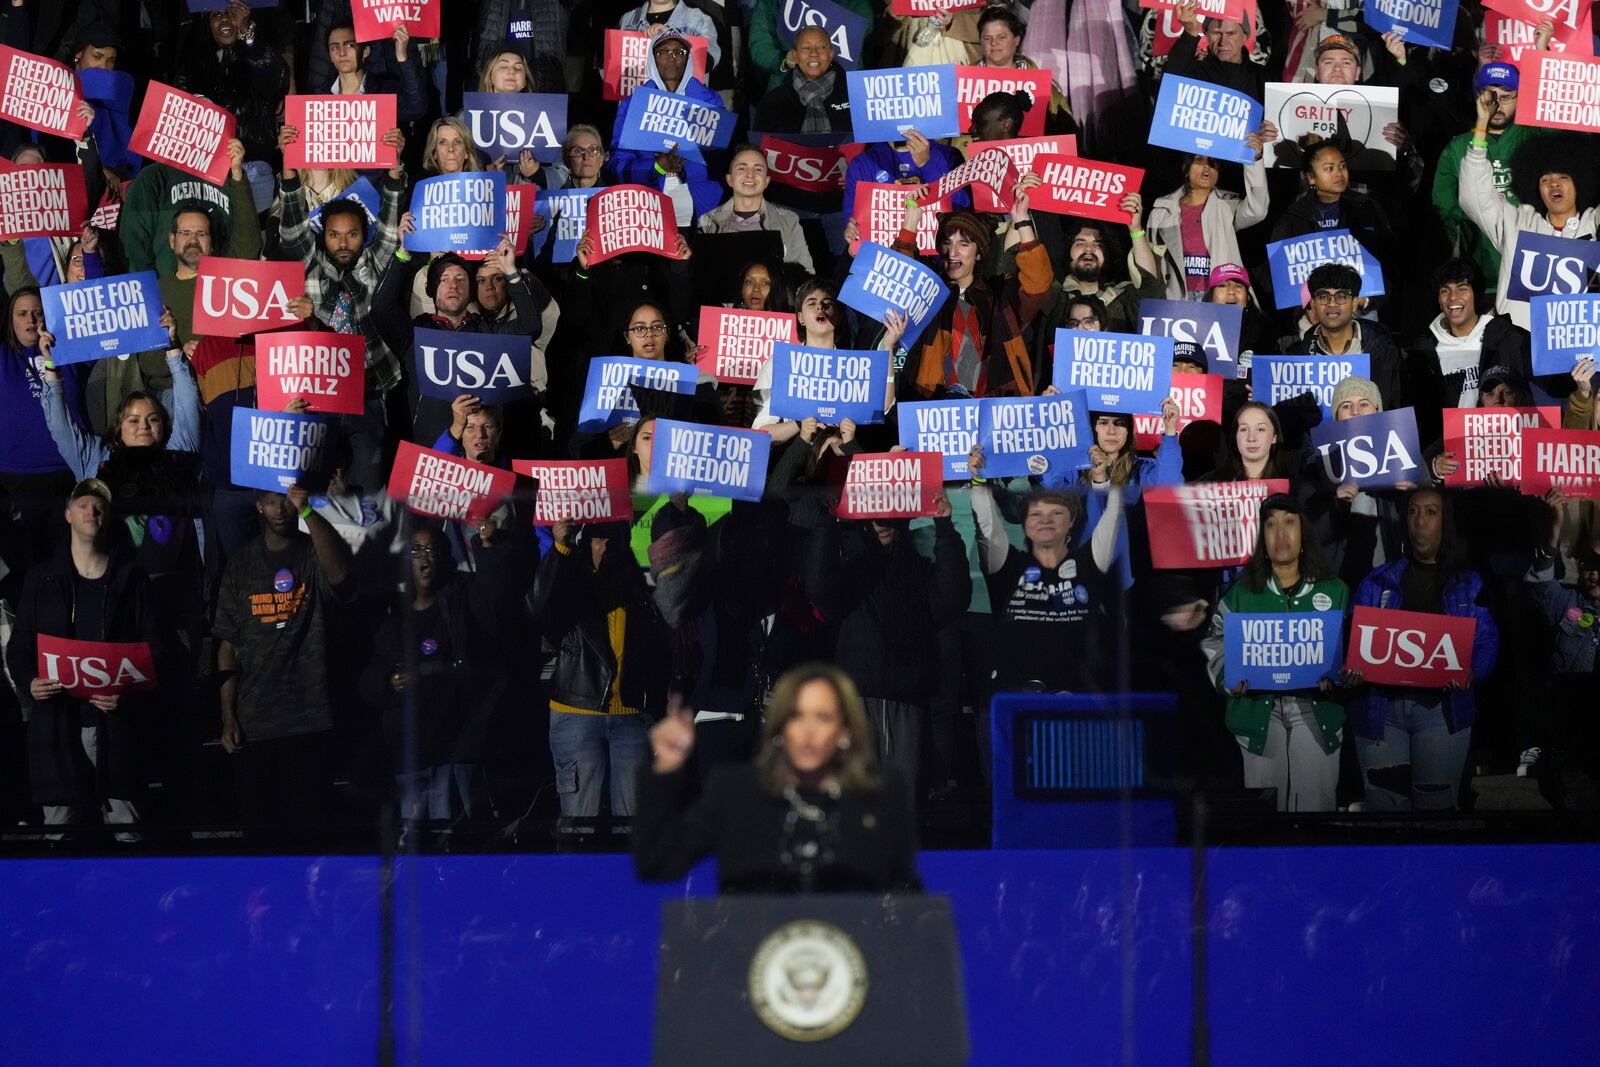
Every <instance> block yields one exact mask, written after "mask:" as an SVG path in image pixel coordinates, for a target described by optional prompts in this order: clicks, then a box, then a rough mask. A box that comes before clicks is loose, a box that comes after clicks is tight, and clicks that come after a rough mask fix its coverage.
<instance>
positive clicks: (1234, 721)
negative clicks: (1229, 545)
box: [1201, 578, 1350, 756]
mask: <svg viewBox="0 0 1600 1067" xmlns="http://www.w3.org/2000/svg"><path fill="white" fill-rule="evenodd" d="M1319 598H1320V599H1319ZM1349 609H1350V587H1349V586H1347V585H1345V584H1344V583H1343V582H1342V581H1340V580H1339V579H1337V578H1324V579H1322V580H1321V581H1319V582H1304V581H1303V582H1301V583H1300V587H1299V588H1298V589H1296V590H1294V592H1293V593H1292V594H1290V595H1287V596H1286V595H1284V593H1283V592H1282V591H1281V590H1280V589H1279V588H1278V583H1277V582H1276V581H1274V580H1272V579H1270V578H1269V579H1268V580H1267V585H1266V588H1264V589H1262V590H1261V591H1260V592H1259V593H1258V592H1256V591H1254V590H1252V589H1251V588H1250V587H1249V585H1247V584H1246V583H1245V582H1244V581H1243V580H1240V581H1236V582H1234V583H1233V585H1232V586H1230V587H1229V588H1228V591H1227V593H1226V594H1224V595H1223V597H1222V603H1221V604H1219V605H1218V606H1217V611H1216V614H1215V615H1213V616H1211V629H1210V631H1209V632H1208V633H1207V634H1206V637H1205V639H1204V640H1203V641H1202V642H1201V647H1202V648H1204V650H1205V653H1206V666H1207V668H1208V669H1209V670H1210V672H1211V681H1212V684H1213V685H1215V686H1216V687H1217V690H1218V691H1219V692H1221V693H1223V694H1224V695H1227V690H1226V689H1225V688H1223V680H1222V667H1223V663H1224V662H1225V660H1226V654H1225V652H1224V650H1223V632H1224V624H1223V619H1224V618H1225V617H1226V616H1227V615H1228V614H1229V613H1231V612H1235V611H1241V612H1245V613H1247V614H1252V615H1265V614H1270V613H1273V612H1280V613H1285V614H1287V613H1290V612H1312V611H1349ZM1341 639H1342V638H1341ZM1277 700H1297V701H1304V702H1309V703H1310V704H1311V707H1312V711H1313V713H1314V714H1315V715H1316V718H1317V725H1318V726H1320V727H1321V728H1322V731H1321V736H1320V737H1318V738H1317V741H1318V743H1319V744H1321V745H1322V750H1323V751H1324V752H1334V751H1337V750H1338V748H1339V740H1340V737H1339V730H1340V728H1341V727H1343V726H1344V717H1345V716H1344V703H1343V702H1342V700H1340V699H1337V691H1335V692H1334V693H1323V692H1321V691H1320V690H1315V689H1307V690H1296V691H1289V692H1275V693H1247V694H1245V695H1244V696H1242V697H1235V696H1229V697H1228V710H1227V714H1226V716H1225V719H1224V721H1225V722H1226V723H1227V725H1228V729H1229V730H1230V731H1232V732H1233V734H1234V735H1235V736H1237V737H1242V738H1244V739H1246V740H1247V741H1248V742H1249V748H1250V751H1251V752H1253V753H1254V754H1256V755H1258V756H1259V755H1261V753H1262V751H1263V750H1264V749H1265V748H1266V745H1267V723H1268V722H1270V721H1271V719H1272V708H1273V702H1274V701H1277Z"/></svg>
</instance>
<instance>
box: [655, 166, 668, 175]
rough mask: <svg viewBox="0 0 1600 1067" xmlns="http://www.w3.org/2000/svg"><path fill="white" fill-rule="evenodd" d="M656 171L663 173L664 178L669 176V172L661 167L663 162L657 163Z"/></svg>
mask: <svg viewBox="0 0 1600 1067" xmlns="http://www.w3.org/2000/svg"><path fill="white" fill-rule="evenodd" d="M656 173H657V174H659V175H661V176H662V177H663V178H665V177H666V176H667V172H666V171H664V170H662V169H661V164H659V163H657V164H656Z"/></svg>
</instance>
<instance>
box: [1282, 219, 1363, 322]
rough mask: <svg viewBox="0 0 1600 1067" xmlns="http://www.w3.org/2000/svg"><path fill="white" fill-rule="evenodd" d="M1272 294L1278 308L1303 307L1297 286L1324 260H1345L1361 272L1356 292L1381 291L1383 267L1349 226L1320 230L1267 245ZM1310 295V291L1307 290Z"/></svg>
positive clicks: (1361, 294) (1329, 261)
mask: <svg viewBox="0 0 1600 1067" xmlns="http://www.w3.org/2000/svg"><path fill="white" fill-rule="evenodd" d="M1267 262H1268V263H1270V264H1272V295H1273V297H1274V298H1275V299H1276V301H1277V306H1278V307H1279V308H1294V307H1304V306H1305V305H1304V304H1303V303H1302V297H1301V293H1300V288H1301V286H1303V285H1305V282H1306V279H1307V278H1309V277H1311V272H1312V271H1314V270H1316V269H1317V268H1318V267H1320V266H1322V265H1323V264H1324V263H1347V264H1349V265H1350V266H1352V267H1354V268H1355V271H1356V273H1357V274H1359V275H1361V292H1360V293H1358V294H1356V295H1358V296H1382V295H1383V267H1382V266H1381V265H1380V264H1379V263H1378V260H1377V259H1376V258H1375V257H1374V256H1373V255H1372V254H1371V253H1369V252H1368V251H1367V250H1366V249H1365V248H1363V247H1361V242H1360V241H1358V240H1356V238H1355V236H1354V235H1353V234H1351V232H1350V231H1349V230H1323V231H1322V232H1320V233H1308V234H1306V235H1304V236H1303V237H1290V238H1287V239H1285V240H1282V241H1274V242H1272V243H1271V244H1269V245H1267ZM1307 295H1310V294H1307Z"/></svg>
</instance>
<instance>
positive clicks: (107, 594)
mask: <svg viewBox="0 0 1600 1067" xmlns="http://www.w3.org/2000/svg"><path fill="white" fill-rule="evenodd" d="M65 519H66V524H67V528H68V530H69V532H70V535H71V540H70V544H69V546H68V551H65V552H62V553H59V554H57V556H56V557H55V558H54V559H53V560H51V561H50V562H48V563H41V564H38V565H36V566H34V567H32V568H30V569H29V570H28V573H27V578H26V579H25V580H24V581H23V584H22V594H21V596H19V597H18V598H17V601H16V605H15V610H16V615H17V621H16V628H15V629H14V630H12V632H11V639H10V641H9V642H8V643H7V645H6V666H7V667H8V668H10V671H11V677H12V679H13V681H14V682H15V683H16V687H17V695H18V697H19V699H21V701H22V706H23V708H24V709H25V711H26V712H27V714H26V716H25V718H26V719H27V723H28V726H27V730H28V754H29V768H28V771H29V777H30V779H31V780H32V789H33V801H34V803H36V804H42V805H44V821H45V825H46V826H63V825H69V824H73V823H81V822H85V821H88V818H89V812H91V811H93V810H94V809H96V808H98V809H99V813H100V816H101V817H102V818H103V819H104V821H105V822H107V823H109V824H112V825H119V826H121V825H127V824H131V823H136V822H139V821H140V812H139V801H140V799H141V795H142V793H143V791H144V783H145V782H146V781H147V780H148V777H147V775H146V774H145V768H144V766H143V762H144V761H143V759H142V753H143V752H144V750H145V748H146V746H147V744H148V739H146V738H144V737H142V736H141V734H142V733H143V731H142V730H141V728H140V723H141V721H142V720H141V717H140V716H139V714H138V708H137V707H136V706H133V698H128V699H127V700H125V699H124V697H123V695H122V694H120V693H115V692H111V693H103V694H100V695H96V696H92V697H90V698H89V699H88V700H80V699H77V698H74V697H71V696H69V695H68V694H67V692H66V690H65V688H64V687H63V684H62V681H61V679H64V678H66V677H68V673H67V672H76V671H79V670H81V669H82V668H83V667H84V666H85V665H84V664H69V663H65V662H64V663H58V664H56V672H55V673H54V674H49V673H45V672H41V670H40V656H39V638H40V637H41V636H46V635H48V636H51V637H62V638H68V639H71V640H74V641H95V642H119V643H125V642H143V643H145V644H147V645H149V646H150V648H151V649H152V650H156V649H159V648H160V643H161V628H160V626H159V625H158V623H157V616H156V611H155V604H154V602H153V598H152V596H151V591H150V582H149V579H148V578H146V577H145V573H144V571H143V569H142V568H140V567H139V566H138V564H136V563H134V561H133V558H132V556H131V555H130V554H127V553H124V552H119V551H117V550H116V549H115V547H114V546H115V541H114V539H113V536H112V534H113V531H114V530H116V529H117V526H116V524H115V520H114V519H113V518H112V514H111V490H110V488H108V487H107V486H106V484H105V483H104V482H102V481H100V480H99V479H98V478H89V479H86V480H84V481H81V482H79V483H78V484H77V486H75V487H74V488H73V490H72V492H71V494H70V495H69V496H68V498H67V506H66V511H65ZM119 674H120V672H119ZM137 839H138V838H137V836H132V837H130V836H126V835H125V834H124V835H119V840H124V841H131V840H137Z"/></svg>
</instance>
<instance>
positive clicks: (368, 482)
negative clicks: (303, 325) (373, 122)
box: [278, 126, 471, 486]
mask: <svg viewBox="0 0 1600 1067" xmlns="http://www.w3.org/2000/svg"><path fill="white" fill-rule="evenodd" d="M280 132H281V134H282V136H284V137H286V138H288V137H294V136H298V133H297V131H295V129H294V127H292V126H287V127H284V129H283V130H282V131H280ZM383 139H384V142H385V143H386V144H389V145H392V146H393V147H394V150H395V153H396V159H397V160H398V159H399V158H400V153H403V152H404V151H405V135H404V134H402V133H401V132H400V131H399V130H398V129H394V130H390V131H389V132H388V133H386V134H384V138H383ZM470 143H471V142H470V140H469V141H468V144H469V145H470ZM280 177H281V179H282V190H283V192H282V197H283V199H282V210H281V213H280V214H279V216H278V236H279V240H280V241H281V242H282V244H283V248H284V250H285V251H286V252H288V253H289V254H291V255H293V256H296V257H298V258H300V259H303V260H305V263H306V296H307V297H308V298H309V299H310V302H311V305H312V310H313V312H314V314H315V315H316V318H317V319H318V320H319V321H320V322H323V323H325V324H326V325H327V326H328V328H329V329H330V330H332V331H333V332H334V333H359V334H361V335H362V336H363V337H364V338H365V339H366V342H367V355H366V361H367V367H366V412H365V414H362V415H341V416H340V421H341V423H342V424H343V427H344V431H345V433H346V434H347V435H349V437H350V438H351V447H352V456H351V461H350V468H349V472H348V473H349V479H350V481H351V482H352V483H354V484H356V485H361V486H378V485H383V484H384V483H385V476H386V475H387V473H388V472H387V470H385V469H384V467H385V464H384V462H383V456H382V453H383V449H384V444H385V436H386V432H387V423H388V419H387V416H386V413H385V412H386V409H385V403H386V400H385V398H386V397H387V396H388V395H389V392H390V391H391V390H392V389H394V387H395V386H397V385H399V384H400V380H401V370H400V360H399V358H398V356H397V354H396V352H395V350H394V349H391V348H390V347H389V345H388V344H387V342H386V341H385V339H384V337H383V336H382V335H381V334H380V333H379V332H378V328H377V325H376V323H375V322H374V321H373V316H372V302H373V294H374V293H375V291H376V290H377V288H378V280H379V276H380V272H381V271H383V270H385V269H388V268H390V267H392V265H393V263H394V261H395V260H397V259H398V260H401V261H404V260H405V259H409V258H410V253H409V252H406V251H405V250H404V249H402V248H401V247H400V212H401V210H402V208H403V204H402V198H403V197H404V196H405V192H406V171H405V165H404V163H401V162H398V161H397V162H396V163H395V165H394V167H392V168H391V169H390V171H389V174H388V177H387V178H385V179H384V182H383V186H382V188H381V190H380V192H381V194H382V207H381V208H380V209H379V213H378V231H377V235H376V236H375V237H374V238H373V239H372V240H371V241H370V242H369V241H368V240H367V225H368V224H367V213H366V210H365V209H364V208H362V207H361V205H360V204H358V203H356V202H355V201H352V200H332V201H329V202H328V203H327V204H326V205H324V207H323V209H322V234H321V236H320V239H319V238H318V235H317V234H316V232H315V231H314V230H313V229H312V227H311V222H310V217H309V211H308V209H307V204H306V196H305V190H304V189H303V188H302V186H301V184H300V180H299V175H298V172H296V171H294V170H291V169H289V168H285V169H284V170H283V172H282V174H281V175H280ZM407 354H409V353H407Z"/></svg>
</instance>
